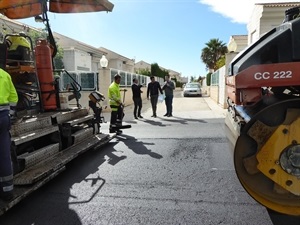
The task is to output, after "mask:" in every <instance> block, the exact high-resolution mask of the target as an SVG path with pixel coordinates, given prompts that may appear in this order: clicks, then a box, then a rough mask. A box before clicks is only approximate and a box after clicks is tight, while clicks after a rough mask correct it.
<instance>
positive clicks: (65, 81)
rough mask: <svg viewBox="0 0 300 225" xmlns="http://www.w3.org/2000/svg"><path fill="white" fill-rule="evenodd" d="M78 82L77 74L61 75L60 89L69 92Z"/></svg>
mask: <svg viewBox="0 0 300 225" xmlns="http://www.w3.org/2000/svg"><path fill="white" fill-rule="evenodd" d="M72 78H73V79H72ZM76 82H78V75H77V74H76V73H74V72H69V73H68V74H67V73H66V72H64V73H62V74H61V79H60V87H61V89H62V90H68V89H69V88H72V86H71V83H72V84H73V83H76Z"/></svg>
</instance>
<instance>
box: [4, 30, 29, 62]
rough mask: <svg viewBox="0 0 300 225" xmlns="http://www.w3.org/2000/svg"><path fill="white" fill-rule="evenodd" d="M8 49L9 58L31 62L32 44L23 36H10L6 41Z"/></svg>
mask: <svg viewBox="0 0 300 225" xmlns="http://www.w3.org/2000/svg"><path fill="white" fill-rule="evenodd" d="M5 40H6V45H7V47H8V51H7V54H8V55H7V58H8V59H14V60H25V61H29V60H30V49H31V46H30V43H29V41H28V40H27V39H26V38H25V37H23V36H21V35H12V36H8V37H7V38H6V39H5Z"/></svg>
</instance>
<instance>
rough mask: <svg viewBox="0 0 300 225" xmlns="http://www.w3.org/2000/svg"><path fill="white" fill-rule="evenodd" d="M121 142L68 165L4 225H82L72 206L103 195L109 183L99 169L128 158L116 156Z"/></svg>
mask: <svg viewBox="0 0 300 225" xmlns="http://www.w3.org/2000/svg"><path fill="white" fill-rule="evenodd" d="M117 143H118V142H115V143H114V142H110V143H108V144H106V145H105V146H102V147H101V149H99V150H90V151H89V152H86V153H85V154H83V155H81V156H80V157H78V158H76V159H75V160H73V161H71V162H70V163H68V164H67V165H66V170H65V171H64V172H62V173H61V174H59V175H58V176H57V177H55V178H54V180H52V181H50V182H49V183H47V184H46V185H45V186H43V187H41V188H40V189H39V190H36V192H34V193H33V194H32V195H30V196H28V197H27V198H26V199H24V200H23V201H22V202H20V203H19V204H18V205H16V206H15V207H13V208H12V209H10V210H9V211H7V212H6V213H5V214H4V215H2V216H1V217H0V224H1V225H12V224H22V225H31V224H34V225H53V224H72V225H82V222H81V219H80V217H81V216H82V215H78V213H77V212H76V211H75V210H74V209H72V206H71V205H75V204H87V203H89V202H90V201H92V200H93V198H94V197H95V196H97V195H99V193H100V192H101V189H102V188H103V186H104V185H105V183H106V181H105V179H104V178H103V177H102V176H101V174H100V172H99V167H100V166H101V165H102V164H103V163H105V162H107V163H109V164H112V165H115V164H117V163H118V162H120V161H121V160H123V159H125V158H126V156H118V155H115V154H114V152H116V151H115V150H114V149H115V148H114V145H115V144H117ZM82 190H84V191H82Z"/></svg>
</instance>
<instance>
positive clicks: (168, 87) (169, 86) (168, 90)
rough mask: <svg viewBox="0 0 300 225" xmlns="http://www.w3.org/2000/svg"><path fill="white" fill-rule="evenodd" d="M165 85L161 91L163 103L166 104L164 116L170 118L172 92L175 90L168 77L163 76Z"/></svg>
mask: <svg viewBox="0 0 300 225" xmlns="http://www.w3.org/2000/svg"><path fill="white" fill-rule="evenodd" d="M165 80H166V82H165V84H164V86H163V87H162V89H163V90H164V91H165V95H166V98H165V103H166V111H167V112H166V114H165V115H164V116H167V117H171V116H173V115H172V111H173V91H174V90H175V84H174V83H173V82H172V81H171V80H170V76H169V75H166V76H165Z"/></svg>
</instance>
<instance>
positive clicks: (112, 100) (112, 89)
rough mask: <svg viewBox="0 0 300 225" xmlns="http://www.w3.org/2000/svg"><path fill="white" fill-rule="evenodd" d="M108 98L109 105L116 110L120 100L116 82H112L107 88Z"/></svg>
mask: <svg viewBox="0 0 300 225" xmlns="http://www.w3.org/2000/svg"><path fill="white" fill-rule="evenodd" d="M108 99H109V105H111V106H113V107H112V110H113V111H117V108H118V106H119V105H120V102H121V93H120V87H119V84H117V83H116V82H112V83H111V85H110V86H109V88H108ZM114 106H115V107H114Z"/></svg>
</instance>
